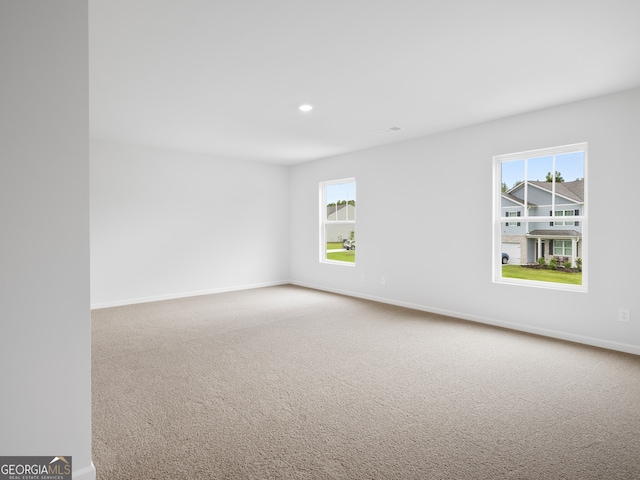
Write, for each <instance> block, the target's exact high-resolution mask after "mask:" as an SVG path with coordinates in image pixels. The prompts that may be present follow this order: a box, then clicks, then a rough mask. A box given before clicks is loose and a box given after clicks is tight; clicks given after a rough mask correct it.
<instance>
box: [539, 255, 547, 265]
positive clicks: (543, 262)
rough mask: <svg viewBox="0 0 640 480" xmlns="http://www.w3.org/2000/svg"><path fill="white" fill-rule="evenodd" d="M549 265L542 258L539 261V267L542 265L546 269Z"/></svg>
mask: <svg viewBox="0 0 640 480" xmlns="http://www.w3.org/2000/svg"><path fill="white" fill-rule="evenodd" d="M546 264H547V261H546V260H545V259H544V257H540V258H539V259H538V265H540V266H541V267H544V266H545V265H546Z"/></svg>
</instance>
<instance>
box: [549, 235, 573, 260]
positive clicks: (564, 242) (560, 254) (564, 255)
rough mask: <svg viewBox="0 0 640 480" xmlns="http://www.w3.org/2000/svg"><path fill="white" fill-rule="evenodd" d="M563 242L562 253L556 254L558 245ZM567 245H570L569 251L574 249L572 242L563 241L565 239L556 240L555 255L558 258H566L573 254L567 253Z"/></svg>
mask: <svg viewBox="0 0 640 480" xmlns="http://www.w3.org/2000/svg"><path fill="white" fill-rule="evenodd" d="M559 242H562V253H556V245H557V244H558V243H559ZM567 244H569V249H571V248H573V242H572V241H571V240H563V239H556V240H554V241H553V255H554V256H556V257H566V256H568V255H570V254H571V253H566V249H567Z"/></svg>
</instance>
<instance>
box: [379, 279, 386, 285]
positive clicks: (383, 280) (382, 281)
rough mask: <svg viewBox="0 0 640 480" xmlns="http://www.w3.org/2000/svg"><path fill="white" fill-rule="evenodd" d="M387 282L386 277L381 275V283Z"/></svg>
mask: <svg viewBox="0 0 640 480" xmlns="http://www.w3.org/2000/svg"><path fill="white" fill-rule="evenodd" d="M385 283H387V280H386V278H384V277H380V285H384V284H385Z"/></svg>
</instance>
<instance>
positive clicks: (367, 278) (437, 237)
mask: <svg viewBox="0 0 640 480" xmlns="http://www.w3.org/2000/svg"><path fill="white" fill-rule="evenodd" d="M638 125H640V90H638V89H636V90H632V91H627V92H622V93H619V94H614V95H609V96H604V97H599V98H594V99H591V100H587V101H583V102H578V103H574V104H569V105H564V106H559V107H555V108H550V109H545V110H540V111H536V112H532V113H529V114H526V115H520V116H515V117H511V118H506V119H502V120H499V121H493V122H490V123H485V124H481V125H477V126H472V127H468V128H463V129H459V130H455V131H450V132H446V133H442V134H438V135H433V136H429V137H426V138H422V139H418V140H413V141H408V142H403V143H397V144H394V145H389V146H386V147H380V148H375V149H371V150H366V151H361V152H357V153H353V154H348V155H343V156H339V157H335V158H330V159H324V160H321V161H316V162H311V163H307V164H302V165H298V166H295V167H292V168H291V187H290V188H291V201H290V205H291V225H292V229H291V246H292V248H291V260H290V263H291V273H290V276H291V279H292V281H293V282H294V283H298V284H301V285H307V286H312V287H316V288H322V289H327V290H333V291H339V292H344V293H349V294H353V295H357V296H362V297H366V298H374V299H379V300H383V301H386V302H390V303H396V304H401V305H407V306H412V307H415V308H420V309H425V310H429V311H434V312H440V313H445V314H451V315H456V316H460V317H462V318H467V319H471V320H477V321H481V322H487V323H493V324H497V325H504V326H508V327H512V328H516V329H520V330H524V331H531V332H537V333H542V334H548V335H552V336H556V337H559V338H567V339H571V340H576V341H580V342H584V343H589V344H594V345H601V346H605V347H608V348H614V349H619V350H623V351H631V352H634V353H640V300H639V296H638V279H637V275H638V272H640V268H639V267H640V265H639V262H640V260H639V257H638V255H637V246H636V243H637V237H636V236H635V235H634V232H635V230H637V223H633V222H636V221H637V220H636V217H637V216H636V215H632V213H633V211H632V209H631V208H625V207H624V206H629V205H636V204H637V203H638V176H637V169H638V166H637V158H638V146H637V128H638ZM584 141H586V142H588V143H589V160H588V182H589V186H588V194H589V209H590V211H589V246H588V248H589V252H588V254H589V256H588V265H585V267H586V268H588V275H589V278H588V282H589V292H588V293H576V292H565V291H554V290H549V289H540V288H531V287H523V286H514V285H502V284H494V283H492V255H491V251H492V216H491V214H492V196H493V191H492V157H493V156H494V155H498V154H505V153H513V152H519V151H524V150H531V149H536V148H543V147H553V146H559V145H565V144H571V143H578V142H584ZM345 177H356V181H357V185H358V198H357V202H358V223H357V227H356V229H357V232H358V234H357V237H358V251H357V263H356V267H355V268H351V267H346V266H345V267H343V266H336V265H327V264H320V263H319V262H318V182H321V181H327V180H333V179H338V178H345ZM390 199H393V200H394V202H395V203H391V202H389V200H390ZM398 205H400V207H398ZM621 206H622V208H621ZM455 215H464V216H465V221H460V220H459V219H456V218H455ZM399 239H402V241H401V242H398V240H399ZM396 245H399V246H396ZM381 276H384V277H385V280H386V283H385V285H381V282H380V277H381ZM363 278H364V281H362V279H363ZM620 306H622V307H627V308H630V309H631V322H630V323H621V322H619V321H617V316H618V307H620Z"/></svg>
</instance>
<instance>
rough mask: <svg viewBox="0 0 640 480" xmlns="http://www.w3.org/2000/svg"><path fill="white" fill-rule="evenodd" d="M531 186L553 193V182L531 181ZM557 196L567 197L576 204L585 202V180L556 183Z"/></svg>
mask: <svg viewBox="0 0 640 480" xmlns="http://www.w3.org/2000/svg"><path fill="white" fill-rule="evenodd" d="M529 184H531V185H535V186H536V187H540V188H542V189H544V190H547V191H548V192H551V188H552V185H553V184H552V183H551V182H540V181H538V180H536V181H530V182H529ZM556 195H560V196H563V197H566V198H568V199H570V200H573V201H576V202H580V203H582V202H584V180H574V181H572V182H556Z"/></svg>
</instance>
